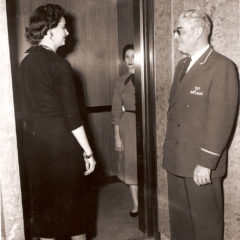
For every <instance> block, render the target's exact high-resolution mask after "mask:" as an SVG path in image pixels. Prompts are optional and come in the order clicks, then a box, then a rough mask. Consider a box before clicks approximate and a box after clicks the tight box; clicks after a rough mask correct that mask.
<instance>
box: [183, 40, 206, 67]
mask: <svg viewBox="0 0 240 240" xmlns="http://www.w3.org/2000/svg"><path fill="white" fill-rule="evenodd" d="M209 47H210V45H209V44H208V45H207V46H205V47H204V48H202V49H201V50H200V51H198V52H196V53H195V54H193V55H192V56H191V62H190V64H189V67H188V69H187V72H188V71H189V69H190V68H191V67H192V66H193V64H194V63H195V62H197V60H198V59H199V58H200V57H201V56H202V55H203V54H204V53H205V52H206V51H207V49H208V48H209Z"/></svg>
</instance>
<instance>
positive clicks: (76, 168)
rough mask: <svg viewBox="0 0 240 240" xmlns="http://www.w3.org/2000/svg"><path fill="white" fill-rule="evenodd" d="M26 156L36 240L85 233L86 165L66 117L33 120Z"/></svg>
mask: <svg viewBox="0 0 240 240" xmlns="http://www.w3.org/2000/svg"><path fill="white" fill-rule="evenodd" d="M23 153H24V160H25V165H26V168H27V173H28V179H29V184H30V188H31V191H30V192H31V197H32V201H31V202H32V205H31V235H32V237H42V238H43V237H45V238H57V237H62V236H76V235H80V234H83V233H85V232H86V218H87V207H86V202H87V201H86V180H85V176H84V171H85V166H84V165H85V164H84V160H83V157H82V149H81V147H80V145H79V144H78V142H77V141H76V139H75V137H74V136H73V134H72V133H71V131H70V130H68V129H67V127H66V124H65V122H64V119H63V117H62V116H55V117H41V118H40V117H39V118H35V119H34V120H33V121H30V122H29V123H28V125H27V128H26V130H25V131H24V151H23Z"/></svg>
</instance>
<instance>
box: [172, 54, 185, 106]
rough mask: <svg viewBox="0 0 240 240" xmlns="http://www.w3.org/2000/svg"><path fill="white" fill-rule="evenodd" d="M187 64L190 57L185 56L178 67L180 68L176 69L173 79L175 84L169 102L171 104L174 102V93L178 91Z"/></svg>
mask: <svg viewBox="0 0 240 240" xmlns="http://www.w3.org/2000/svg"><path fill="white" fill-rule="evenodd" d="M187 64H188V59H187V58H185V59H183V61H182V62H181V64H180V66H179V67H178V69H176V72H175V74H174V79H173V85H172V88H171V92H170V96H169V104H171V102H172V100H173V98H174V95H175V93H176V91H177V89H178V85H179V83H180V81H181V78H182V76H183V71H184V70H185V68H186V65H187Z"/></svg>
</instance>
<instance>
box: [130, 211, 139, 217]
mask: <svg viewBox="0 0 240 240" xmlns="http://www.w3.org/2000/svg"><path fill="white" fill-rule="evenodd" d="M129 215H130V216H131V217H137V216H138V212H132V211H130V212H129Z"/></svg>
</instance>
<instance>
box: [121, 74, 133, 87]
mask: <svg viewBox="0 0 240 240" xmlns="http://www.w3.org/2000/svg"><path fill="white" fill-rule="evenodd" d="M130 80H131V82H132V84H133V86H135V77H134V74H133V73H132V74H130V75H129V76H128V77H127V79H126V80H125V83H124V84H125V85H127V84H128V82H129V81H130Z"/></svg>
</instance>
